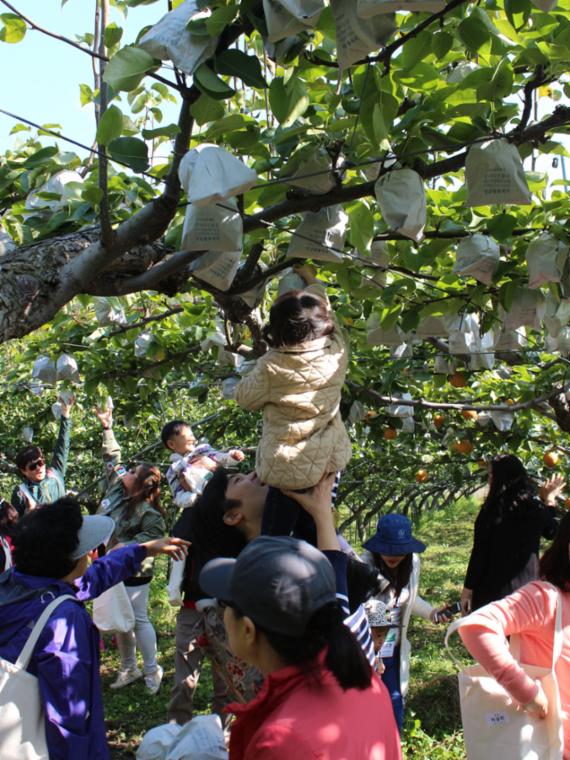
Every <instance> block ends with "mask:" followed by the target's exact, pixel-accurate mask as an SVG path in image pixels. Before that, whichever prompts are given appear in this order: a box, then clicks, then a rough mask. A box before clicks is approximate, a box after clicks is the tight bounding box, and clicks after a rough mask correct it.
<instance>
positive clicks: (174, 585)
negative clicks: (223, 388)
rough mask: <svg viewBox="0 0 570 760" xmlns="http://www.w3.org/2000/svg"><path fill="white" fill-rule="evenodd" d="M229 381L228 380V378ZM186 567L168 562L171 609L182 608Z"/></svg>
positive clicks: (181, 560)
mask: <svg viewBox="0 0 570 760" xmlns="http://www.w3.org/2000/svg"><path fill="white" fill-rule="evenodd" d="M228 379H229V378H228ZM185 567H186V557H185V558H184V559H173V560H171V561H170V575H169V576H168V586H167V590H168V602H169V603H170V604H171V605H172V606H173V607H181V606H182V602H183V599H182V588H181V587H182V580H183V579H184V568H185Z"/></svg>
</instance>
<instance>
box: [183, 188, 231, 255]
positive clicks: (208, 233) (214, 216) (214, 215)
mask: <svg viewBox="0 0 570 760" xmlns="http://www.w3.org/2000/svg"><path fill="white" fill-rule="evenodd" d="M242 245H243V222H242V218H241V215H240V213H239V211H238V207H237V203H236V201H235V200H234V199H233V198H228V199H227V200H225V201H222V202H220V203H216V204H214V205H213V206H197V205H195V204H194V203H191V204H189V205H188V206H186V213H185V215H184V226H183V227H182V243H181V245H180V250H182V251H238V250H241V248H242Z"/></svg>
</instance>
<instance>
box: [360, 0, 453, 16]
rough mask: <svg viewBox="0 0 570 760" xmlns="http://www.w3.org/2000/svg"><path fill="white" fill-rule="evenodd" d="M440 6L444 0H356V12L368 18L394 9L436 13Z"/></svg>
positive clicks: (443, 6) (443, 3)
mask: <svg viewBox="0 0 570 760" xmlns="http://www.w3.org/2000/svg"><path fill="white" fill-rule="evenodd" d="M442 8H445V0H358V4H357V6H356V12H357V14H358V15H359V17H360V18H370V17H371V16H377V15H378V14H379V13H393V12H394V11H406V12H410V11H416V12H417V13H437V11H440V10H441V9H442Z"/></svg>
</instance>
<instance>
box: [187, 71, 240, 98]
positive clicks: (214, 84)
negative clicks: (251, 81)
mask: <svg viewBox="0 0 570 760" xmlns="http://www.w3.org/2000/svg"><path fill="white" fill-rule="evenodd" d="M194 84H195V85H196V86H197V87H198V89H199V90H200V92H202V93H204V95H209V96H210V97H211V98H214V100H226V99H227V98H231V97H232V95H235V92H236V91H235V90H233V89H232V88H231V87H230V86H229V85H228V84H226V83H225V82H224V80H223V79H220V77H219V76H218V75H217V74H215V73H214V72H213V71H212V69H211V68H210V67H209V66H208V65H207V64H206V63H203V64H202V65H201V66H199V67H198V68H197V69H196V71H195V72H194Z"/></svg>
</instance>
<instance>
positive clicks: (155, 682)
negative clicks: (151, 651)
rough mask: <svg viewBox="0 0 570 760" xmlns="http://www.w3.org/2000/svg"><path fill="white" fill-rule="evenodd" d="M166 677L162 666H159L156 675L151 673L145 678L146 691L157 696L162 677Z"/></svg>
mask: <svg viewBox="0 0 570 760" xmlns="http://www.w3.org/2000/svg"><path fill="white" fill-rule="evenodd" d="M163 675H164V670H163V669H162V668H161V667H160V665H157V668H156V670H155V671H154V673H149V674H148V675H146V676H145V677H144V682H145V685H146V690H147V691H148V693H149V694H156V693H157V691H158V690H159V689H160V683H161V681H162V676H163Z"/></svg>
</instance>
